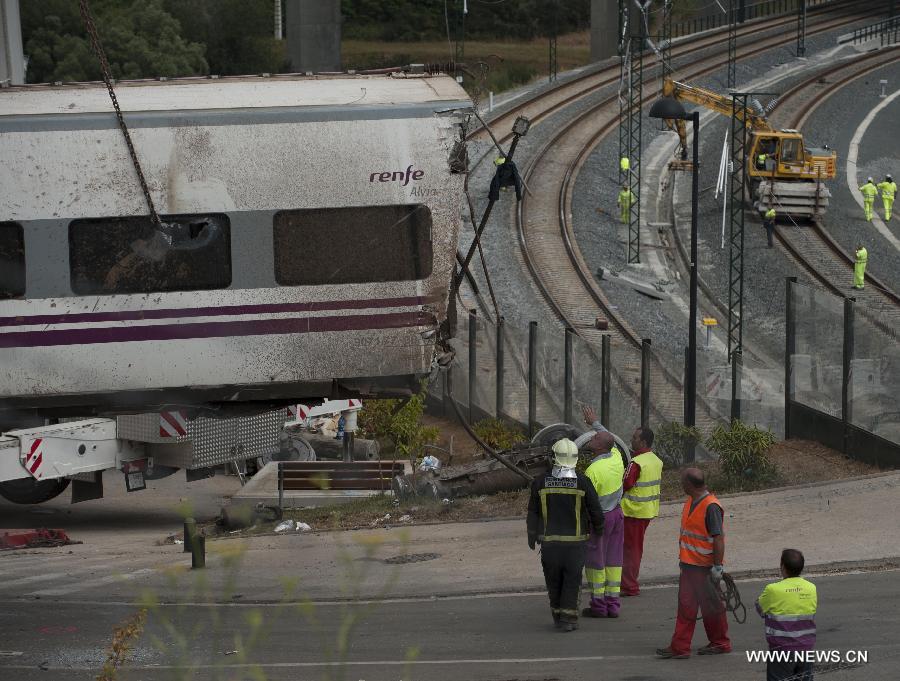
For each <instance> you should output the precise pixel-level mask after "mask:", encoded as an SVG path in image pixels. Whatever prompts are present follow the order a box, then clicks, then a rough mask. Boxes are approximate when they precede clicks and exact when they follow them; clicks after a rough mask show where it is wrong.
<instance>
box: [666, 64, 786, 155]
mask: <svg viewBox="0 0 900 681" xmlns="http://www.w3.org/2000/svg"><path fill="white" fill-rule="evenodd" d="M662 96H663V97H673V98H675V99H678V100H681V101H685V102H692V103H694V104H699V105H700V106H702V107H703V108H705V109H709V110H711V111H715V112H717V113H720V114H722V115H723V116H728V117H729V118H730V117H731V114H732V99H731V97H729V96H728V95H720V94H719V93H717V92H713V91H712V90H707V89H705V88H702V87H696V86H694V85H687V84H686V83H679V82H678V81H674V80H672V79H671V78H666V79H665V80H664V81H663V90H662ZM737 117H738V119H740V120H743V121H744V124H745V125H746V126H747V127H748V128H750V129H751V130H758V131H762V132H767V131H773V130H774V128H772V126H771V125H769V122H768V121H767V120H766V118H765V116H763V115H761V114H759V113H757V112H755V111H752V110H750V109H739V110H738V111H737ZM666 125H668V126H669V128H671V129H673V130H676V131H677V132H678V137H679V139H680V140H681V151H682V158H685V157H686V156H685V155H686V154H687V129H686V127H685V125H684V121H672V120H666Z"/></svg>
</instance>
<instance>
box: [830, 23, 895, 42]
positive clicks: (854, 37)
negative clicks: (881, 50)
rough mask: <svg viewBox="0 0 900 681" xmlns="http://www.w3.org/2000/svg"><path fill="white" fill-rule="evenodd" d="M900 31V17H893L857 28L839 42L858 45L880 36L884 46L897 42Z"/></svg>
mask: <svg viewBox="0 0 900 681" xmlns="http://www.w3.org/2000/svg"><path fill="white" fill-rule="evenodd" d="M898 32H900V17H891V18H890V19H885V20H884V21H879V22H876V23H874V24H869V25H868V26H863V27H861V28H857V29H856V30H854V31H853V33H851V34H850V35H848V36H846V37H845V38H842V39H841V40H839V41H838V42H839V43H841V44H843V43H853V44H854V45H858V44H860V43H866V42H869V41H870V40H876V39H879V38H880V40H881V46H882V47H884V46H885V45H893V44H894V43H895V42H897V34H898Z"/></svg>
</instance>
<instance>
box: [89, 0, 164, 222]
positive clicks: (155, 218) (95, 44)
mask: <svg viewBox="0 0 900 681" xmlns="http://www.w3.org/2000/svg"><path fill="white" fill-rule="evenodd" d="M78 9H79V10H80V12H81V20H82V21H83V22H84V28H85V30H87V34H88V37H89V38H90V40H91V47H92V48H93V50H94V54H96V55H97V59H99V60H100V71H101V72H102V74H103V82H104V83H106V89H107V90H108V91H109V98H110V99H111V100H112V103H113V107H114V108H115V110H116V119H117V120H118V121H119V129H121V130H122V134H123V135H124V136H125V144H127V145H128V153H129V154H130V155H131V162H132V163H133V164H134V169H135V171H136V172H137V176H138V180H139V181H140V183H141V190H142V191H143V192H144V198H145V199H146V201H147V208H148V209H149V211H150V220H151V221H152V222H153V224H154V225H155V226H159V225H160V220H159V215H158V214H157V212H156V206H154V205H153V197H152V196H150V188H149V187H148V186H147V180H146V179H145V178H144V171H143V170H141V164H140V162H139V161H138V157H137V152H136V151H135V150H134V144H132V142H131V135H130V134H129V133H128V127H127V126H126V125H125V119H124V118H123V117H122V110H121V109H120V108H119V100H118V99H117V98H116V93H115V92H114V91H113V84H112V75H111V74H110V69H109V61H108V60H107V59H106V52H104V50H103V45H102V43H101V42H100V36H99V34H98V33H97V26H96V25H95V24H94V17H93V16H92V15H91V8H90V6H89V5H88V0H79V2H78Z"/></svg>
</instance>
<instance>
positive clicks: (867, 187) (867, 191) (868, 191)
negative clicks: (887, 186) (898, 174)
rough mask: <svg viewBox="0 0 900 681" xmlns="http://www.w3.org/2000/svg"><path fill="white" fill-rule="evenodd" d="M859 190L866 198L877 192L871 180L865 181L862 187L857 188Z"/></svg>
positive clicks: (872, 197)
mask: <svg viewBox="0 0 900 681" xmlns="http://www.w3.org/2000/svg"><path fill="white" fill-rule="evenodd" d="M859 191H861V192H862V195H863V197H865V198H867V199H874V198H875V195H876V194H877V193H878V190H877V189H876V188H875V185H874V184H872V183H871V182H866V183H865V184H864V185H863V186H862V187H860V188H859Z"/></svg>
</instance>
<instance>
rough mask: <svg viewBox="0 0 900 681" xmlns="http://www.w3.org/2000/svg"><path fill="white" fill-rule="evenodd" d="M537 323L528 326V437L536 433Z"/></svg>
mask: <svg viewBox="0 0 900 681" xmlns="http://www.w3.org/2000/svg"><path fill="white" fill-rule="evenodd" d="M536 426H537V322H531V323H529V324H528V437H529V438H531V437H534V434H535V433H536V432H537V428H536Z"/></svg>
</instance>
